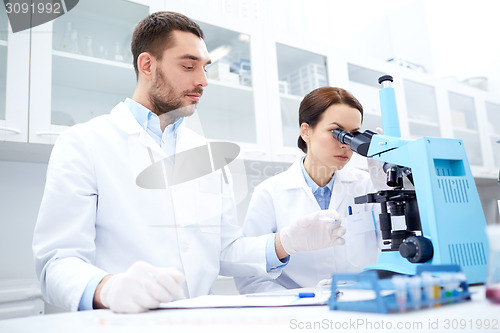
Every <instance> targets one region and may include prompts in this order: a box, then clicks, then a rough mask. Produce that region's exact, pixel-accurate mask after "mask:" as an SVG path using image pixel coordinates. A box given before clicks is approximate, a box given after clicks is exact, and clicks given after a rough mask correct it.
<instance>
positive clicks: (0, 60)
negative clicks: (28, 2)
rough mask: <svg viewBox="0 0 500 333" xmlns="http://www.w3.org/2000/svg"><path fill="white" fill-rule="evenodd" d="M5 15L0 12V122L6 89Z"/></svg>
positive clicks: (2, 115)
mask: <svg viewBox="0 0 500 333" xmlns="http://www.w3.org/2000/svg"><path fill="white" fill-rule="evenodd" d="M7 24H8V20H7V13H6V12H5V11H4V10H0V120H5V115H6V112H5V108H6V104H5V103H6V102H5V100H6V97H5V96H6V89H7V82H6V81H7V39H8V31H9V29H8V26H7Z"/></svg>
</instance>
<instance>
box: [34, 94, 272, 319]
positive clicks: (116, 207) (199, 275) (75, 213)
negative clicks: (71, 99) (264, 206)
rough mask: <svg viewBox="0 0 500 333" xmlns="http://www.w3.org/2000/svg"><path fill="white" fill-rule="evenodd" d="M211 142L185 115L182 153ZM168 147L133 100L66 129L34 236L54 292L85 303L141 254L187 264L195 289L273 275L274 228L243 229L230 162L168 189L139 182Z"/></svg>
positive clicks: (66, 304)
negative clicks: (93, 283)
mask: <svg viewBox="0 0 500 333" xmlns="http://www.w3.org/2000/svg"><path fill="white" fill-rule="evenodd" d="M204 144H206V141H205V140H204V139H203V138H202V137H200V136H198V135H197V134H195V133H194V132H192V131H190V130H189V129H187V128H185V126H184V125H183V124H181V126H180V127H179V129H178V132H177V146H176V153H178V152H180V151H184V150H187V149H190V148H193V147H198V146H201V145H204ZM166 157H167V156H166V154H165V152H164V151H163V150H162V149H161V148H160V146H159V145H158V144H157V143H156V142H154V140H153V139H152V138H151V137H150V135H149V134H148V133H147V132H145V131H144V130H143V129H142V128H141V127H140V126H139V124H138V123H137V121H136V120H135V118H134V117H133V116H132V114H131V112H130V111H129V110H128V109H127V107H126V106H125V105H124V104H123V103H120V104H118V105H117V106H116V107H115V108H114V109H113V110H112V111H111V113H110V114H109V115H104V116H100V117H97V118H95V119H93V120H91V121H89V122H88V123H85V124H80V125H76V126H73V127H72V128H70V129H68V130H67V131H66V132H64V133H63V134H61V135H60V137H59V138H58V140H57V143H56V144H55V146H54V148H53V151H52V155H51V158H50V162H49V166H48V171H47V182H46V187H45V192H44V196H43V199H42V203H41V207H40V211H39V216H38V221H37V224H36V228H35V233H34V238H33V253H34V259H35V265H36V272H37V274H38V277H39V279H40V282H41V289H42V293H43V295H44V297H45V298H46V300H48V301H49V302H50V303H52V304H55V305H57V306H59V307H62V308H66V309H70V310H76V309H77V308H78V304H79V301H80V298H81V296H82V293H83V291H84V289H85V287H86V285H87V283H88V282H89V281H90V279H91V278H92V277H94V276H95V275H97V274H99V273H120V272H124V271H125V270H126V269H127V268H128V267H129V266H130V265H132V263H134V262H135V261H138V260H143V261H147V262H149V263H151V264H152V265H155V266H161V267H175V268H177V269H178V270H179V271H180V272H182V273H184V275H185V276H186V281H185V283H184V291H185V294H186V296H187V297H195V296H199V295H204V294H208V293H209V292H210V288H211V286H212V283H213V282H214V281H215V279H216V277H217V275H218V274H219V273H220V274H222V275H239V274H251V275H261V274H264V275H267V273H266V268H265V267H266V258H265V244H266V242H267V238H268V236H269V235H266V236H262V237H257V238H245V239H242V238H238V237H239V236H241V228H240V227H239V226H238V222H237V217H236V213H235V205H234V200H233V193H232V189H231V186H230V185H227V184H226V183H225V182H224V180H223V177H222V173H221V170H217V171H215V172H212V173H210V174H208V175H206V176H204V177H201V178H198V179H195V180H192V181H188V182H185V183H183V184H179V185H174V186H172V187H169V188H167V189H144V188H141V187H139V186H137V185H136V177H137V175H138V174H139V173H140V172H141V171H143V170H144V169H146V168H147V167H148V166H150V165H151V163H152V159H153V160H154V161H158V160H160V159H164V158H166ZM186 167H193V166H192V165H191V166H188V165H186ZM272 274H274V276H276V275H278V274H279V270H278V271H275V272H274V273H272Z"/></svg>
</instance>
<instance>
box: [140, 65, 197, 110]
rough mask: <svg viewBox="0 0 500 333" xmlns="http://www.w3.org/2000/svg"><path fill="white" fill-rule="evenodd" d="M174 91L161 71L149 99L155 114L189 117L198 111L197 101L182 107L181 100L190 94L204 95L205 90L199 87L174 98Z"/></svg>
mask: <svg viewBox="0 0 500 333" xmlns="http://www.w3.org/2000/svg"><path fill="white" fill-rule="evenodd" d="M172 91H173V87H172V85H170V84H169V83H168V82H167V80H166V78H165V75H164V74H163V72H162V71H161V70H159V71H158V75H157V77H156V82H155V88H154V90H153V91H152V92H150V94H149V99H150V101H151V105H152V108H153V110H152V111H153V112H154V113H156V114H157V115H163V114H166V113H169V114H168V116H169V117H172V118H177V117H189V116H191V115H192V114H193V113H194V111H195V110H196V103H197V102H196V101H192V103H191V104H188V105H182V101H181V98H182V97H184V96H186V95H188V94H192V93H195V94H200V95H201V94H203V88H201V87H198V88H195V89H193V90H184V91H183V92H181V93H180V94H179V96H177V97H175V96H172V95H173V94H172V93H171V92H172Z"/></svg>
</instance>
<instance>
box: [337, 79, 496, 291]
mask: <svg viewBox="0 0 500 333" xmlns="http://www.w3.org/2000/svg"><path fill="white" fill-rule="evenodd" d="M391 81H392V77H390V76H388V75H386V76H383V77H381V78H380V79H379V83H381V84H382V89H381V90H380V103H381V111H382V126H383V130H384V134H383V135H379V134H377V133H374V132H371V131H365V132H364V133H355V134H352V135H350V136H349V135H348V134H347V133H346V132H345V131H344V133H343V134H344V135H345V136H346V134H347V136H346V137H344V138H343V137H341V138H340V139H344V140H343V141H342V140H339V141H341V142H343V143H347V144H349V145H350V147H351V149H353V150H354V151H356V152H358V153H359V152H360V151H361V154H362V155H364V156H368V157H373V158H374V159H376V160H380V161H383V162H385V164H384V170H386V169H387V170H386V171H387V175H388V185H389V186H391V187H394V189H393V190H387V191H379V192H377V193H370V194H367V195H366V196H362V197H358V198H356V200H355V202H356V203H367V202H372V203H373V202H378V203H380V204H381V211H382V213H381V214H380V215H379V218H380V221H379V227H380V231H379V232H380V233H381V237H382V242H383V244H384V246H383V248H382V252H381V253H380V255H379V259H378V261H377V263H376V264H374V265H372V266H369V267H367V268H366V269H367V270H369V269H376V270H382V271H391V272H397V273H402V274H411V275H414V274H415V273H416V267H417V266H418V265H425V264H433V265H443V264H456V265H459V266H460V267H461V269H462V271H463V272H464V273H465V275H466V277H467V280H468V282H469V283H482V282H484V281H485V279H486V264H487V256H488V253H489V249H488V241H487V237H486V232H485V228H486V219H485V217H484V213H483V210H482V206H481V202H480V199H479V195H478V192H477V188H476V184H475V182H474V177H473V176H472V172H471V169H470V165H469V162H468V159H467V155H466V152H465V146H464V144H463V142H462V140H460V139H451V138H434V137H422V138H419V139H416V140H409V139H403V138H401V133H400V128H399V120H398V114H397V108H396V100H395V95H394V89H393V88H392V87H391V86H390V85H391ZM336 131H337V133H336ZM338 134H339V130H334V131H333V135H334V137H337V138H338V136H339V135H338ZM358 134H359V139H360V140H357V138H356V137H357V136H358ZM367 141H368V142H367ZM367 144H369V145H367ZM402 175H406V176H407V177H408V179H409V180H410V181H411V182H412V183H413V184H414V187H415V190H405V189H403V182H402ZM398 215H399V216H402V215H404V217H405V223H406V230H393V228H392V223H391V220H392V218H393V217H394V216H398Z"/></svg>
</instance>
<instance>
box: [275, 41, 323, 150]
mask: <svg viewBox="0 0 500 333" xmlns="http://www.w3.org/2000/svg"><path fill="white" fill-rule="evenodd" d="M276 55H277V61H278V84H279V93H280V108H281V122H282V129H283V145H284V146H285V147H296V146H297V138H298V136H299V132H300V131H299V106H300V102H301V101H302V99H303V98H304V96H305V95H307V94H308V93H309V92H311V91H312V90H314V89H316V88H319V87H324V86H328V70H327V65H326V63H327V58H326V56H324V55H321V54H317V53H314V52H310V51H306V50H302V49H298V48H295V47H291V46H288V45H284V44H280V43H276Z"/></svg>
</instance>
